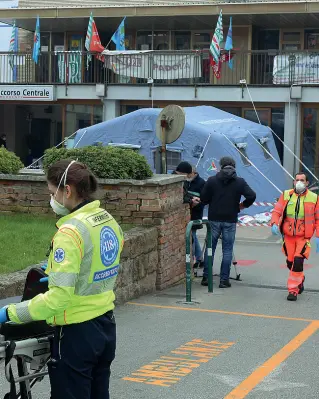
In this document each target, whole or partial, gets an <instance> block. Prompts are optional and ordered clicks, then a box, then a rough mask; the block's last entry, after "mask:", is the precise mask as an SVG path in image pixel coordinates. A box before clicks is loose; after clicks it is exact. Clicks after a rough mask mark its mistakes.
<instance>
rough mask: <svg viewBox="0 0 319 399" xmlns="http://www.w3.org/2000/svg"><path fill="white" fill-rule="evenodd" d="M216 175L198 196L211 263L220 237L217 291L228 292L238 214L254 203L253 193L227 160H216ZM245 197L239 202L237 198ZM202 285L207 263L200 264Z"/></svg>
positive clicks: (233, 165) (225, 158) (206, 283)
mask: <svg viewBox="0 0 319 399" xmlns="http://www.w3.org/2000/svg"><path fill="white" fill-rule="evenodd" d="M219 163H220V168H221V170H220V172H218V173H217V174H216V176H212V177H210V178H209V179H208V180H207V182H206V184H205V186H204V188H203V190H202V193H201V196H200V199H201V202H202V203H203V204H205V205H206V204H208V205H209V208H208V220H209V221H210V223H211V226H212V256H213V259H214V254H215V250H216V247H217V243H218V239H219V237H220V236H221V237H222V251H223V260H222V264H221V269H220V284H219V287H220V288H229V287H231V284H230V282H229V274H230V267H231V262H232V257H233V248H234V242H235V235H236V223H237V219H238V213H239V212H240V211H241V210H242V209H244V208H249V207H250V206H251V205H252V204H253V203H254V201H255V199H256V193H255V192H254V191H253V190H252V189H251V188H250V187H249V185H248V184H247V183H246V181H245V180H244V179H242V178H241V177H237V174H236V169H235V168H236V163H235V161H234V159H233V158H231V157H223V158H221V160H220V162H219ZM242 196H243V197H245V200H244V201H243V202H240V200H241V197H242ZM202 285H204V286H207V285H208V280H207V262H205V264H204V273H203V279H202Z"/></svg>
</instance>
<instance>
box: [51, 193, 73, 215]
mask: <svg viewBox="0 0 319 399" xmlns="http://www.w3.org/2000/svg"><path fill="white" fill-rule="evenodd" d="M50 205H51V208H52V210H53V212H54V213H55V214H57V215H59V216H66V215H68V214H69V213H70V211H69V210H68V208H66V207H65V206H64V205H62V204H60V202H58V201H57V200H56V199H55V198H54V197H53V195H51V200H50Z"/></svg>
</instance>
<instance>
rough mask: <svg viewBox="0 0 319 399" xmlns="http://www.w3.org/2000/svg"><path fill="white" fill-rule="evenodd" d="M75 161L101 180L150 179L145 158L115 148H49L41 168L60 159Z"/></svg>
mask: <svg viewBox="0 0 319 399" xmlns="http://www.w3.org/2000/svg"><path fill="white" fill-rule="evenodd" d="M66 158H68V159H75V160H76V159H77V160H78V161H79V162H83V163H85V164H86V165H87V166H88V167H89V168H90V169H91V170H92V172H93V173H94V174H95V175H96V176H97V177H99V178H101V179H136V180H144V179H147V178H149V177H152V171H151V168H150V167H149V165H148V163H147V161H146V158H145V157H144V156H142V155H140V154H138V153H137V152H135V151H134V150H130V149H122V148H116V147H111V146H110V147H99V146H98V147H82V148H76V149H66V148H60V149H56V148H50V149H49V150H47V151H46V152H45V155H44V160H43V166H44V169H45V170H47V169H48V168H49V166H50V165H52V164H53V163H55V162H56V161H58V160H60V159H66Z"/></svg>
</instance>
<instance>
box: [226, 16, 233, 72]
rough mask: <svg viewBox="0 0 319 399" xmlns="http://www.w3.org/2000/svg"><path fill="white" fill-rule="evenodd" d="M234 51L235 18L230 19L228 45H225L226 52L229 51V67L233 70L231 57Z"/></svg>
mask: <svg viewBox="0 0 319 399" xmlns="http://www.w3.org/2000/svg"><path fill="white" fill-rule="evenodd" d="M232 49H233V17H230V19H229V29H228V35H227V39H226V44H225V50H226V51H229V61H228V65H229V68H230V69H233V60H232V59H231V56H230V51H231V50H232Z"/></svg>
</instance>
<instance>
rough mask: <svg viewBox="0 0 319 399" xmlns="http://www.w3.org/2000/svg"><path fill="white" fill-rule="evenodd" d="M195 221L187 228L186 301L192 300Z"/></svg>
mask: <svg viewBox="0 0 319 399" xmlns="http://www.w3.org/2000/svg"><path fill="white" fill-rule="evenodd" d="M192 227H193V222H192V221H190V222H189V223H188V225H187V228H186V302H192V270H191V233H192Z"/></svg>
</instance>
